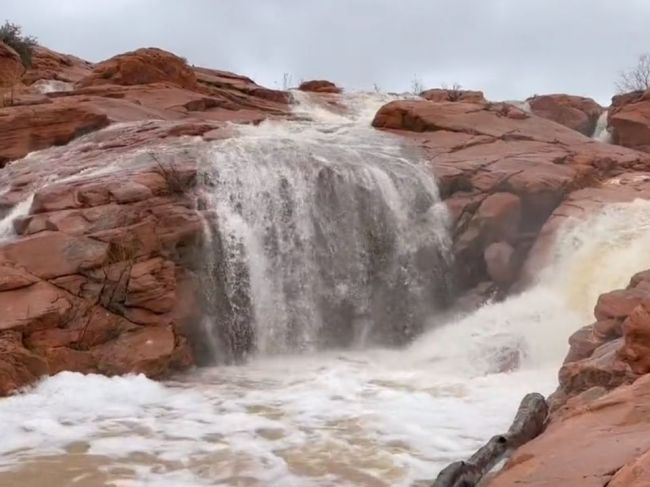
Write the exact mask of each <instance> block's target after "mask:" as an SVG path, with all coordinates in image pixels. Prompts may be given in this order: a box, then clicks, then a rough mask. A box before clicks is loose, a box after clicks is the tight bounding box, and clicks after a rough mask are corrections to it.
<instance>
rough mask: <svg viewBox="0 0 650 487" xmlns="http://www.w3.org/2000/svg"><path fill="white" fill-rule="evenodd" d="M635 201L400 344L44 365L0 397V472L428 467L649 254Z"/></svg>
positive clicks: (317, 480) (345, 471) (117, 481)
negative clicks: (539, 268) (163, 371)
mask: <svg viewBox="0 0 650 487" xmlns="http://www.w3.org/2000/svg"><path fill="white" fill-rule="evenodd" d="M648 215H650V203H648V202H646V201H637V202H633V203H629V204H622V205H614V206H612V207H610V208H609V209H607V210H606V211H603V212H601V213H599V214H598V215H594V216H593V217H592V218H591V219H590V220H587V221H581V222H570V223H571V224H572V226H571V227H570V228H568V229H567V230H566V231H565V232H564V233H563V234H562V235H561V238H559V239H558V242H557V244H556V247H555V250H556V252H555V255H554V258H553V262H552V263H551V265H550V266H549V268H548V269H547V271H546V272H545V273H543V274H542V275H541V276H540V282H539V283H538V284H537V285H536V286H534V287H533V288H531V289H530V290H529V291H527V292H524V293H523V294H521V295H519V296H515V297H512V298H510V299H508V300H507V301H505V302H502V303H496V304H492V305H488V306H485V307H484V308H482V309H480V310H479V311H477V312H476V313H474V314H471V315H469V316H466V317H465V318H462V319H458V320H456V321H454V322H452V323H450V324H449V325H448V326H446V327H444V328H440V329H436V330H432V331H430V332H428V333H427V334H425V335H423V336H422V337H420V338H419V339H418V340H416V341H415V342H414V343H413V344H412V345H411V346H410V347H408V348H407V349H404V350H358V351H345V352H328V353H325V352H320V353H311V354H308V355H302V356H279V357H275V358H260V359H257V360H253V361H251V362H250V363H248V364H246V365H244V366H239V367H214V368H207V369H204V370H200V371H194V372H192V373H189V374H187V376H185V377H181V378H179V379H177V380H175V381H170V382H167V383H164V384H158V383H155V382H153V381H150V380H148V379H146V378H144V377H121V378H105V377H100V376H92V375H90V376H82V375H80V374H74V373H62V374H59V375H58V376H56V377H53V378H50V379H47V380H44V381H43V382H42V383H41V384H39V385H38V386H36V387H35V388H33V389H32V390H30V391H28V392H26V393H25V394H22V395H19V396H16V397H12V398H8V399H5V400H3V401H1V402H0V418H1V420H2V424H3V433H4V434H3V442H2V443H1V444H0V458H1V460H0V485H41V484H40V483H39V482H40V481H44V480H43V479H45V478H58V479H62V480H61V482H62V483H60V485H83V486H94V485H98V486H100V485H101V486H108V485H117V486H149V485H156V486H159V485H162V486H167V485H169V486H172V485H173V486H200V485H223V486H241V485H245V486H334V485H344V486H345V485H350V486H353V485H360V486H389V485H398V486H399V485H403V486H407V485H410V484H411V482H413V481H415V480H417V479H427V478H433V477H434V476H435V474H436V472H437V471H438V470H439V469H440V468H441V467H442V466H443V465H445V464H446V463H448V462H450V461H453V460H455V459H458V458H463V457H466V456H467V455H469V454H470V453H471V452H473V450H475V449H476V448H477V447H478V446H480V445H481V443H482V442H484V441H485V440H486V439H487V438H489V437H490V436H491V435H493V434H495V433H497V432H501V431H503V430H504V429H505V428H507V426H508V424H509V422H510V421H511V419H512V415H513V414H514V412H515V410H516V407H517V405H518V402H519V400H520V399H521V397H522V395H523V394H525V393H526V392H530V391H533V390H535V391H540V392H543V393H549V392H551V391H552V390H553V388H554V387H555V377H556V373H557V368H558V366H559V364H560V362H561V360H562V357H563V355H564V354H565V353H566V349H567V346H566V339H567V337H568V335H569V334H570V333H571V332H572V331H573V330H575V329H576V328H577V327H579V326H581V325H583V324H585V323H587V322H588V318H589V315H590V312H591V309H592V307H593V302H594V296H595V295H596V294H597V293H599V292H601V291H605V290H608V289H612V288H615V287H617V286H621V285H625V284H626V282H627V280H628V279H629V276H630V274H632V273H633V272H635V271H637V270H639V269H642V268H644V267H648V266H650V257H649V256H648V254H647V252H646V251H645V249H647V248H648V247H647V246H648V243H650V229H649V224H650V217H649V216H648ZM631 223H633V224H631ZM595 259H596V260H595ZM585 283H587V284H588V285H586V286H585ZM504 354H505V356H506V358H508V359H512V356H513V354H519V363H520V368H519V369H518V370H517V371H515V372H509V373H498V372H495V371H494V370H495V365H496V366H498V364H499V363H501V361H502V359H503V357H504ZM45 467H46V468H47V470H46V471H44V470H43V469H44V468H45ZM45 472H46V473H45ZM3 482H4V484H3Z"/></svg>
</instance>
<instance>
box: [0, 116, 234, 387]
mask: <svg viewBox="0 0 650 487" xmlns="http://www.w3.org/2000/svg"><path fill="white" fill-rule="evenodd" d="M220 130H221V126H220V125H218V124H205V123H203V124H199V125H197V126H192V125H188V124H187V123H186V122H164V121H151V122H142V123H138V124H130V125H125V126H123V127H116V128H114V129H107V130H105V131H100V132H97V133H96V134H91V135H89V136H87V137H86V138H85V139H81V141H80V143H76V144H71V145H69V146H66V147H61V148H52V149H49V150H47V151H44V152H41V153H38V154H35V155H34V156H32V157H30V158H27V159H24V160H20V161H17V162H16V163H15V164H11V165H9V166H8V167H6V168H5V169H3V170H2V171H0V184H2V185H3V187H4V188H5V189H6V192H5V193H4V194H3V195H2V198H1V200H2V201H0V207H11V206H13V205H15V204H16V203H17V202H20V201H24V200H25V198H27V197H28V195H29V194H30V193H31V192H34V196H33V200H32V203H31V208H30V210H29V214H28V215H26V216H22V217H19V218H16V219H15V220H14V227H15V230H16V233H17V236H16V237H15V238H13V239H11V240H9V241H4V242H1V243H0V308H1V309H2V310H3V313H2V316H0V347H5V348H6V350H7V352H6V354H3V356H2V358H0V393H2V394H8V393H10V392H13V391H15V390H16V389H17V388H20V387H21V386H24V385H26V384H29V383H31V382H33V381H34V380H35V379H36V378H38V377H39V376H40V375H43V374H48V373H52V374H53V373H57V372H59V371H62V370H72V371H78V372H84V373H88V372H99V373H105V374H123V373H127V372H138V373H145V374H147V375H149V376H151V377H161V376H165V375H167V374H168V373H170V372H171V371H174V370H179V369H183V368H186V367H188V366H189V365H191V364H192V363H193V360H194V359H193V354H192V352H191V350H190V346H189V337H190V336H191V335H192V330H193V326H194V324H195V323H196V322H197V316H198V315H199V305H198V302H197V301H196V299H194V300H193V299H191V298H190V297H191V296H195V295H196V294H197V290H196V274H195V269H196V267H195V266H196V260H195V258H194V252H195V251H196V249H197V246H198V245H199V244H200V242H201V239H202V235H203V225H202V221H201V217H200V214H199V211H198V209H197V207H196V195H195V194H194V186H195V184H196V170H197V169H196V164H197V162H198V161H199V160H200V151H201V150H202V143H201V142H200V140H199V141H197V140H195V139H191V140H190V141H187V142H184V141H185V139H184V138H183V137H182V135H183V134H191V135H192V136H194V137H196V136H200V135H201V134H203V133H206V134H208V133H211V134H212V135H211V137H215V136H216V135H215V133H217V132H219V131H220ZM179 135H181V137H180V138H179ZM161 138H166V141H165V144H164V150H162V151H161V147H162V146H161V145H160V140H161ZM110 165H113V166H114V167H113V168H112V169H111V170H108V171H106V170H105V168H106V167H107V166H110ZM48 179H54V180H56V181H57V182H56V183H47V181H48ZM188 296H190V297H188Z"/></svg>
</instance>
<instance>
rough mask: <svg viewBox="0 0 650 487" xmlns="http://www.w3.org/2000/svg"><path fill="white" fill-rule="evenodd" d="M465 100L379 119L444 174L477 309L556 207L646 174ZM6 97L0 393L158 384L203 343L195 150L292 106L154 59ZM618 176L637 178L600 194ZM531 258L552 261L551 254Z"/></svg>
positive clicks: (508, 113)
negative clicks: (89, 375) (52, 383)
mask: <svg viewBox="0 0 650 487" xmlns="http://www.w3.org/2000/svg"><path fill="white" fill-rule="evenodd" d="M7 52H8V53H9V54H7V56H8V58H7V59H9V61H8V62H9V63H11V62H12V61H11V59H14V58H13V57H12V56H11V53H10V52H9V51H7ZM3 56H4V55H3ZM5 57H6V56H5ZM14 60H15V59H14ZM3 62H4V57H3ZM333 86H334V85H332V84H331V83H329V82H323V81H317V82H315V83H314V84H313V85H312V86H311V88H312V89H315V90H316V93H314V92H312V93H311V94H309V96H310V97H313V100H314V101H316V102H318V100H321V101H322V105H323V107H325V108H331V109H334V110H345V99H344V96H345V95H339V94H337V93H336V92H337V91H339V89H338V88H336V87H335V86H334V87H333ZM303 89H305V87H303ZM472 93H473V92H472ZM472 93H470V94H468V95H466V96H465V98H464V99H463V100H461V101H459V102H452V101H449V99H450V97H449V94H446V95H444V96H443V97H442V98H443V100H442V101H441V100H440V99H439V98H440V96H441V95H440V94H439V93H438V92H436V93H434V92H433V91H430V92H429V95H428V97H429V98H430V100H418V101H395V102H391V103H389V104H388V105H386V106H385V107H383V108H382V109H381V110H380V111H379V113H378V114H377V117H376V118H375V122H374V124H375V126H376V127H379V128H382V129H385V130H389V131H391V132H392V133H393V134H398V135H400V136H401V139H400V140H402V141H403V143H404V144H405V145H406V146H411V147H412V148H414V149H415V150H417V151H418V153H419V154H421V157H422V158H423V160H425V161H426V163H427V164H428V167H429V168H430V169H431V171H432V173H433V174H434V175H435V176H436V178H437V181H438V186H439V189H440V193H441V196H442V198H443V199H444V200H445V201H446V204H447V206H448V208H449V212H450V214H451V220H452V228H451V233H452V236H453V240H454V254H455V256H456V262H458V263H459V264H460V265H458V266H457V269H456V274H457V277H458V279H457V283H456V284H457V289H456V292H457V293H460V292H462V291H465V290H467V289H471V288H475V287H476V293H475V295H474V296H472V295H469V298H468V299H466V300H465V302H467V303H469V302H470V301H472V300H473V299H474V298H476V300H478V301H480V299H481V298H482V297H484V296H483V295H484V294H489V293H491V292H492V291H494V289H495V288H497V289H498V290H499V291H500V292H501V293H505V292H507V291H508V289H510V287H511V286H512V285H513V283H515V282H516V281H517V280H518V279H519V276H520V269H521V268H522V266H523V265H524V262H526V260H527V255H528V252H529V249H530V248H531V247H532V246H533V243H534V242H535V241H536V240H537V235H538V232H539V231H540V229H541V228H542V227H543V226H544V225H545V224H546V226H544V229H545V230H546V231H545V232H544V231H543V232H542V235H543V236H544V235H551V234H552V229H553V226H552V223H553V222H554V221H557V219H558V218H560V215H559V214H557V212H558V211H559V210H558V207H559V208H563V206H561V205H562V203H563V201H564V202H566V201H572V206H571V208H575V207H580V203H575V201H576V199H577V200H578V201H580V202H585V205H584V208H589V207H590V206H589V205H588V204H586V202H587V201H589V202H592V200H594V199H595V200H596V201H602V202H606V201H619V200H626V199H630V198H633V197H634V196H635V195H637V196H639V195H640V196H643V195H645V191H646V190H647V184H646V181H647V179H644V178H645V176H641V177H639V178H636V179H635V178H634V177H632V176H630V174H629V173H634V174H637V172H638V171H645V170H648V169H649V165H650V156H649V155H647V154H645V153H643V152H637V151H634V150H630V149H627V148H624V147H618V146H613V145H605V144H602V143H599V142H595V141H592V140H590V139H588V138H587V137H585V136H583V135H581V134H580V133H578V132H576V131H574V130H571V129H570V128H567V127H565V126H562V125H559V124H557V123H555V122H553V121H549V120H546V119H544V118H541V117H538V116H536V115H534V114H530V113H527V112H525V111H523V110H521V109H519V108H516V107H515V106H513V105H509V104H494V103H489V102H487V101H485V100H484V98H483V97H482V96H478V95H477V94H476V93H473V94H472ZM13 96H14V98H13V102H12V103H13V104H12V106H8V107H5V108H2V109H0V147H1V149H0V162H2V163H7V165H6V167H4V168H3V169H1V170H0V185H1V186H0V187H1V188H2V192H1V193H0V208H1V209H2V210H1V211H2V214H3V216H7V218H6V219H5V220H3V224H5V225H6V224H10V225H11V226H10V227H9V230H14V231H15V234H16V235H12V237H11V239H10V240H9V241H5V242H2V243H1V244H0V269H1V272H0V303H2V309H3V314H2V317H0V349H1V350H2V351H3V353H2V354H1V355H0V394H9V393H12V392H14V391H15V390H17V389H18V388H20V387H22V386H24V385H26V384H30V383H32V382H33V381H34V380H36V379H37V378H38V377H40V376H42V375H47V374H54V373H57V372H59V371H62V370H73V371H79V372H99V373H104V374H121V373H127V372H142V373H145V374H147V375H149V376H152V377H164V376H165V375H167V374H169V373H170V372H172V371H174V370H180V369H183V368H186V367H188V366H190V365H191V364H192V363H193V362H194V361H195V359H196V356H197V348H200V345H201V343H200V342H201V340H200V339H197V338H196V337H197V335H196V333H197V330H196V328H197V323H198V322H200V319H201V316H200V303H199V302H198V301H199V299H198V295H199V291H198V289H197V287H198V281H197V273H198V271H199V270H200V262H198V261H197V252H198V249H199V248H200V246H201V244H202V241H203V238H204V233H203V232H204V227H203V219H202V211H203V210H204V208H203V203H202V201H201V198H200V195H199V194H198V193H199V192H198V191H197V186H198V185H199V184H201V182H200V181H198V180H197V165H198V164H199V162H200V159H201V157H202V153H201V149H202V147H204V146H203V144H207V143H209V141H213V140H217V139H223V138H227V137H230V136H232V133H233V129H232V127H231V126H230V125H228V124H226V123H225V122H233V123H242V124H257V123H260V122H261V121H263V120H265V119H279V120H281V119H292V118H293V117H294V115H293V114H292V113H291V110H290V106H289V101H290V95H289V94H288V93H286V92H283V91H277V90H271V89H267V88H264V87H262V86H259V85H257V84H256V83H254V82H253V81H252V80H251V79H249V78H247V77H245V76H241V75H237V74H233V73H229V72H225V71H218V70H213V69H208V68H200V67H194V66H190V65H189V64H188V63H187V62H186V61H185V60H184V59H182V58H180V57H178V56H175V55H173V54H171V53H168V52H165V51H162V50H160V49H154V48H147V49H139V50H136V51H133V52H129V53H125V54H121V55H118V56H115V57H113V58H111V59H109V60H106V61H103V62H101V63H97V64H91V63H88V62H86V61H83V60H81V59H78V58H76V57H74V56H68V55H63V54H58V53H55V52H53V51H50V50H48V49H46V48H43V47H38V48H37V50H36V52H35V54H34V62H33V65H32V67H31V68H30V69H28V70H26V71H25V72H24V73H23V74H22V76H21V78H20V80H19V82H18V83H17V84H16V85H15V86H14V95H13ZM337 97H341V98H337ZM445 97H446V98H445ZM452 98H453V97H452ZM33 151H40V152H33ZM27 154H29V155H28V156H27ZM24 156H27V157H24ZM22 157H24V158H23V159H21V158H22ZM638 174H641V175H642V173H640V172H639V173H638ZM621 175H625V176H626V177H628V176H629V177H632V179H634V183H630V184H617V185H612V184H609V183H607V181H610V180H611V178H612V177H618V178H620V177H621ZM608 184H609V185H608ZM604 187H607V191H605V192H606V193H607V195H606V197H605V196H604V194H605V193H602V194H601V193H598V191H600V190H601V189H602V188H604ZM582 188H588V189H582ZM592 188H595V189H593V191H596V193H595V194H594V193H588V194H584V193H581V192H580V191H576V190H580V189H582V191H583V192H585V191H586V192H589V190H590V189H592ZM603 191H604V190H603ZM583 196H584V199H580V198H583ZM30 198H31V199H30ZM21 205H23V206H24V211H17V212H16V214H15V215H14V214H13V213H12V211H14V210H17V209H18V210H20V208H21ZM592 206H593V205H592ZM554 212H555V213H554ZM551 215H553V216H552V217H551ZM549 217H551V218H550V219H549ZM4 230H5V231H6V230H7V229H4ZM534 248H535V249H536V250H535V253H534V254H535V255H543V251H542V250H543V248H544V245H543V242H541V243H540V242H538V243H537V245H535V247H534ZM538 248H539V249H542V250H537V249H538ZM526 269H527V270H530V271H531V272H534V267H531V266H530V265H526Z"/></svg>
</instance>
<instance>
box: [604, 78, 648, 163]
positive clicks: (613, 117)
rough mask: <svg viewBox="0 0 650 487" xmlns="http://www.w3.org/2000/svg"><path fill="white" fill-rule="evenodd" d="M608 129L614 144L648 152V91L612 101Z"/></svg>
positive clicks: (630, 94)
mask: <svg viewBox="0 0 650 487" xmlns="http://www.w3.org/2000/svg"><path fill="white" fill-rule="evenodd" d="M612 104H613V109H612V110H611V111H610V114H609V127H610V129H611V131H612V135H613V139H614V142H615V143H616V144H620V145H623V146H625V147H631V148H633V149H637V150H642V151H645V152H650V90H648V91H645V92H633V93H629V94H627V95H623V96H620V97H618V98H615V99H614V100H613V103H612Z"/></svg>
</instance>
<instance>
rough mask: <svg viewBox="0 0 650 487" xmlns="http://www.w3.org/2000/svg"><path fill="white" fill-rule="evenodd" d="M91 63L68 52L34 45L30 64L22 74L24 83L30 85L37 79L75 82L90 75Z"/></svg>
mask: <svg viewBox="0 0 650 487" xmlns="http://www.w3.org/2000/svg"><path fill="white" fill-rule="evenodd" d="M91 71H92V64H91V63H89V62H88V61H84V60H83V59H79V58H78V57H75V56H70V55H68V54H61V53H58V52H54V51H51V50H50V49H47V48H46V47H43V46H36V47H34V49H33V51H32V63H31V66H30V67H29V68H28V69H27V70H26V71H25V74H23V77H22V80H23V82H24V83H25V84H28V85H32V84H33V83H36V82H37V81H39V80H56V81H61V82H65V83H75V82H77V81H79V80H80V79H82V78H84V77H86V76H88V75H90V73H91Z"/></svg>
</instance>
